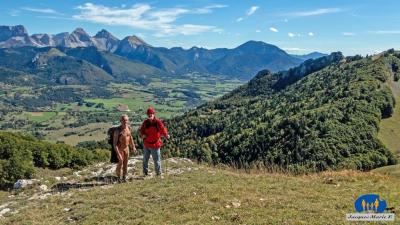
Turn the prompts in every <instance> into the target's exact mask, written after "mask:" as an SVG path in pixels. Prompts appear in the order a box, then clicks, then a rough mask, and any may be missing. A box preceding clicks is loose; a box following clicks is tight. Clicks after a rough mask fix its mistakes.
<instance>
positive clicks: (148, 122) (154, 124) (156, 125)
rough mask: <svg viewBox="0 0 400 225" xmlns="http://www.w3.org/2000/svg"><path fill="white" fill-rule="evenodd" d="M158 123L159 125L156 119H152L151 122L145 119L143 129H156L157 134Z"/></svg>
mask: <svg viewBox="0 0 400 225" xmlns="http://www.w3.org/2000/svg"><path fill="white" fill-rule="evenodd" d="M158 123H159V121H158V119H154V121H153V122H151V121H150V119H146V121H145V127H146V129H147V128H149V127H156V129H157V132H159V131H160V129H159V128H158Z"/></svg>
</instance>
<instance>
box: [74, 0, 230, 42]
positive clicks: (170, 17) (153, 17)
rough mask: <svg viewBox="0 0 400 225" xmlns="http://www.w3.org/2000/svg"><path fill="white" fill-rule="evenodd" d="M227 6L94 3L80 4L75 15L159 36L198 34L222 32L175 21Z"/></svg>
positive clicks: (79, 18)
mask: <svg viewBox="0 0 400 225" xmlns="http://www.w3.org/2000/svg"><path fill="white" fill-rule="evenodd" d="M223 7H226V6H225V5H210V6H206V7H204V8H200V9H187V8H182V7H175V8H167V9H155V8H153V7H152V6H151V5H149V4H145V3H140V4H135V5H133V6H131V7H120V8H118V7H107V6H103V5H96V4H93V3H85V4H83V5H79V6H78V7H77V8H76V9H77V10H79V11H80V13H79V14H77V15H74V16H73V17H72V18H73V19H75V20H83V21H89V22H93V23H100V24H106V25H119V26H128V27H133V28H137V29H142V30H150V31H154V32H155V33H154V35H155V36H157V37H164V36H172V35H176V34H182V35H195V34H199V33H203V32H222V29H219V28H217V27H215V26H211V25H200V24H176V23H175V22H176V20H177V19H178V18H180V17H181V16H184V15H188V14H204V13H211V12H212V9H214V8H223Z"/></svg>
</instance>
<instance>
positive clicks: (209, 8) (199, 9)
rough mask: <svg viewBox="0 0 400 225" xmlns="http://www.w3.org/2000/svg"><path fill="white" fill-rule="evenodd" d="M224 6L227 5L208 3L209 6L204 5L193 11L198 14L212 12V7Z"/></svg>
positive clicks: (219, 7)
mask: <svg viewBox="0 0 400 225" xmlns="http://www.w3.org/2000/svg"><path fill="white" fill-rule="evenodd" d="M226 7H228V6H227V5H219V4H215V5H209V6H205V7H203V8H198V9H195V10H194V12H195V13H198V14H207V13H212V9H221V8H226Z"/></svg>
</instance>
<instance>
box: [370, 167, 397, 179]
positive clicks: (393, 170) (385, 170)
mask: <svg viewBox="0 0 400 225" xmlns="http://www.w3.org/2000/svg"><path fill="white" fill-rule="evenodd" d="M373 172H375V173H381V174H385V175H390V176H393V177H397V178H398V179H399V180H400V164H397V165H392V166H384V167H380V168H377V169H374V170H373Z"/></svg>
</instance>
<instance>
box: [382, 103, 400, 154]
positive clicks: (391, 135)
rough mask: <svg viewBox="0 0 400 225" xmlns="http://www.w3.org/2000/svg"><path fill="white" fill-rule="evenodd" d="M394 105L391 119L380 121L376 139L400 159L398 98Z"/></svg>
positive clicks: (399, 111)
mask: <svg viewBox="0 0 400 225" xmlns="http://www.w3.org/2000/svg"><path fill="white" fill-rule="evenodd" d="M396 103H397V104H396V107H395V108H394V112H393V115H392V117H389V118H387V119H383V120H382V121H381V123H380V129H379V133H378V138H379V139H380V140H381V141H382V142H383V143H384V144H385V146H386V147H387V148H389V149H390V150H391V151H392V152H393V153H394V154H396V155H397V156H398V157H400V97H398V98H397V99H396Z"/></svg>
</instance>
